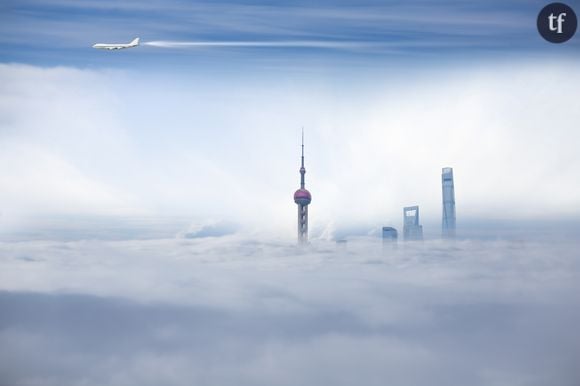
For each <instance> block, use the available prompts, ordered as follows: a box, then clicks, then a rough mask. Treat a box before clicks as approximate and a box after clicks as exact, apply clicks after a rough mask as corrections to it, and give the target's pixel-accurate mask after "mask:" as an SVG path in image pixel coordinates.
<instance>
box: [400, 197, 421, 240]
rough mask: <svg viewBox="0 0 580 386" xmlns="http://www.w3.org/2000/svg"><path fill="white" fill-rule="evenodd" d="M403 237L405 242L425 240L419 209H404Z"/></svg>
mask: <svg viewBox="0 0 580 386" xmlns="http://www.w3.org/2000/svg"><path fill="white" fill-rule="evenodd" d="M403 236H404V238H405V240H423V226H422V225H420V224H419V207H418V206H417V205H415V206H407V207H405V208H403Z"/></svg>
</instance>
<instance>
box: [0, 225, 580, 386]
mask: <svg viewBox="0 0 580 386" xmlns="http://www.w3.org/2000/svg"><path fill="white" fill-rule="evenodd" d="M577 247H578V245H577V242H576V241H569V242H565V243H553V242H550V241H547V240H543V241H542V242H537V241H522V240H519V241H495V242H479V241H461V242H459V241H458V242H456V243H452V244H445V243H442V242H439V241H436V242H426V243H423V244H404V245H400V247H399V248H398V249H395V250H392V249H388V250H385V251H384V252H382V249H381V246H380V243H379V242H378V240H377V241H372V240H371V241H368V240H367V241H359V242H355V243H351V244H349V246H348V247H347V248H346V249H340V250H337V249H336V248H335V246H334V244H332V243H315V244H314V245H312V247H311V248H310V249H304V250H302V249H298V248H296V247H295V246H292V245H287V244H285V243H277V242H269V243H267V242H256V241H255V240H251V239H245V238H240V237H238V236H230V237H226V238H221V239H205V240H199V239H192V240H179V239H174V240H149V241H135V240H133V241H122V242H105V241H81V242H54V241H52V242H49V241H44V242H15V243H7V242H4V243H0V267H1V268H2V269H1V272H3V276H2V280H1V281H0V310H1V311H2V312H0V359H1V360H0V374H2V381H3V382H4V383H8V384H15V385H19V384H38V385H58V384H84V385H97V384H98V385H125V386H128V385H134V384H135V385H149V384H151V385H154V384H159V383H160V382H161V383H165V384H171V385H182V384H183V385H187V384H192V383H196V384H199V383H202V384H206V385H214V384H215V385H218V384H220V385H221V384H232V383H236V384H240V385H268V384H274V383H275V384H282V385H286V384H288V385H290V384H302V385H319V384H321V383H324V384H339V385H350V384H353V382H354V383H360V384H364V385H382V384H384V382H385V379H388V380H389V381H390V382H392V383H396V384H399V385H423V384H425V383H429V382H433V380H436V381H437V382H441V383H444V384H446V385H465V384H471V385H489V384H497V385H503V384H510V385H511V384H523V385H542V384H546V383H550V382H557V383H558V384H559V385H570V386H572V385H574V383H575V382H576V381H577V379H578V375H579V374H578V371H577V366H576V361H575V359H576V358H577V357H578V355H579V354H580V352H579V348H580V341H579V340H578V338H577V334H574V331H575V330H576V327H577V325H578V323H579V322H580V314H579V313H578V309H579V307H578V306H580V304H578V297H577V296H576V294H577V293H578V290H579V289H580V288H578V286H579V284H578V283H580V281H579V280H578V279H579V274H580V261H579V260H578V257H577V254H576V253H575V251H576V250H577ZM540 348H541V349H540Z"/></svg>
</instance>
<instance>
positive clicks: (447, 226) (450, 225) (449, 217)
mask: <svg viewBox="0 0 580 386" xmlns="http://www.w3.org/2000/svg"><path fill="white" fill-rule="evenodd" d="M441 186H442V190H443V216H442V222H441V232H442V235H443V237H455V187H454V185H453V168H443V169H442V171H441Z"/></svg>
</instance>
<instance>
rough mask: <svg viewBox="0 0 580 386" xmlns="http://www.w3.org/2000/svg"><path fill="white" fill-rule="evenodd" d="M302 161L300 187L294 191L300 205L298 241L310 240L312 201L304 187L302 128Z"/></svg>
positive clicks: (304, 170)
mask: <svg viewBox="0 0 580 386" xmlns="http://www.w3.org/2000/svg"><path fill="white" fill-rule="evenodd" d="M301 160H302V163H301V166H300V189H298V190H297V191H296V192H295V193H294V202H295V203H296V205H298V242H299V243H300V244H304V243H306V242H308V205H309V204H310V201H312V196H311V195H310V192H309V191H308V190H306V188H305V187H304V175H305V174H306V169H305V168H304V130H302V159H301Z"/></svg>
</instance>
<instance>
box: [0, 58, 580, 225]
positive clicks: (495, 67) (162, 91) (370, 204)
mask: <svg viewBox="0 0 580 386" xmlns="http://www.w3.org/2000/svg"><path fill="white" fill-rule="evenodd" d="M404 73H405V74H406V76H405V77H404V79H400V78H399V77H397V76H394V75H389V74H384V73H381V72H375V73H373V74H371V73H368V72H367V73H366V74H364V75H363V74H342V75H341V76H340V77H339V76H338V75H336V74H335V75H328V76H327V77H325V78H320V77H316V76H311V75H297V74H294V75H291V76H290V77H288V78H285V79H280V78H277V77H270V76H267V77H265V78H262V79H256V80H254V79H246V78H239V77H238V76H236V75H230V76H228V77H222V78H220V79H206V78H204V77H203V76H197V75H195V74H192V75H190V76H180V77H179V78H175V79H173V78H171V77H169V78H167V77H166V75H165V74H154V73H145V74H144V73H139V74H136V73H132V72H129V71H119V70H116V71H111V70H99V71H96V70H80V69H73V68H66V67H62V68H54V69H51V68H38V67H34V66H26V65H2V66H0V79H1V80H2V82H3V84H4V85H5V87H4V88H3V90H2V94H3V98H2V102H1V103H0V109H1V112H2V115H3V117H4V123H3V130H2V134H1V135H0V142H1V143H2V144H3V147H4V152H3V153H2V154H1V155H0V157H2V161H3V162H2V163H1V166H0V170H1V171H2V174H3V176H4V178H3V180H2V182H1V183H2V189H1V191H0V198H1V199H2V202H3V209H2V212H3V213H4V215H5V216H8V217H10V216H12V215H14V216H19V215H31V214H36V215H92V216H94V215H103V216H168V215H169V216H175V215H181V216H191V217H192V219H194V220H195V221H198V220H200V219H203V218H206V219H213V220H217V221H230V222H235V223H238V224H245V225H246V226H248V227H249V228H252V229H254V228H256V227H257V228H263V229H265V228H268V229H276V230H278V231H281V232H283V233H288V232H291V229H292V228H293V217H294V209H295V208H294V204H293V202H292V199H291V194H292V192H293V191H294V190H295V189H296V188H297V186H298V181H299V175H298V171H297V170H298V166H299V133H300V127H301V126H305V128H306V168H307V177H306V178H307V186H308V187H309V189H310V190H311V191H312V193H313V197H314V200H313V204H312V213H313V214H312V221H313V223H312V228H313V229H314V230H315V231H316V232H319V233H320V232H321V234H322V233H324V232H325V230H326V232H329V231H332V229H334V228H342V227H344V226H345V224H357V225H362V226H363V227H367V229H370V228H373V227H378V226H380V225H386V224H389V223H391V224H395V225H397V224H398V222H399V221H400V211H401V208H402V207H403V206H406V205H411V204H419V205H420V206H421V211H422V213H423V218H424V221H426V222H431V223H434V224H436V223H437V222H438V221H439V216H440V195H441V193H440V181H439V180H440V170H441V167H444V166H452V167H454V168H455V173H456V190H457V203H458V214H459V218H460V222H467V221H471V222H473V221H477V220H543V221H547V220H549V221H553V220H556V219H562V220H566V221H568V220H575V219H578V214H579V213H578V209H577V208H578V207H579V205H578V195H577V194H576V192H578V191H579V190H580V186H578V181H577V179H576V178H575V171H576V170H577V169H578V167H579V166H580V159H579V157H578V155H577V152H576V146H575V144H576V143H577V142H578V134H577V132H576V129H575V122H578V120H579V119H580V116H579V111H580V106H579V103H580V102H578V101H579V99H578V98H575V96H576V94H577V90H576V89H575V87H574V85H575V84H577V83H578V82H579V81H580V79H579V78H580V74H579V72H578V70H577V68H576V66H574V64H573V62H564V61H560V62H542V63H533V64H529V63H527V62H522V63H520V65H518V66H514V65H513V64H508V63H504V64H494V63H489V65H482V66H481V67H479V68H470V69H463V68H449V67H445V68H434V69H426V70H423V71H418V70H406V71H405V72H404ZM434 74H436V75H437V76H434ZM143 75H148V77H147V78H145V79H143V78H142V76H143ZM554 93H556V94H558V95H561V97H560V98H551V96H552V95H553V94H554ZM355 96H356V98H355ZM31 111H34V114H31V113H30V112H31ZM353 191H354V192H356V194H355V197H358V198H359V199H358V200H355V201H354V202H352V205H345V200H347V201H348V200H352V199H353V196H352V194H353V193H352V192H353ZM257 209H258V210H257ZM272 224H274V225H272ZM272 227H273V228H272Z"/></svg>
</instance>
